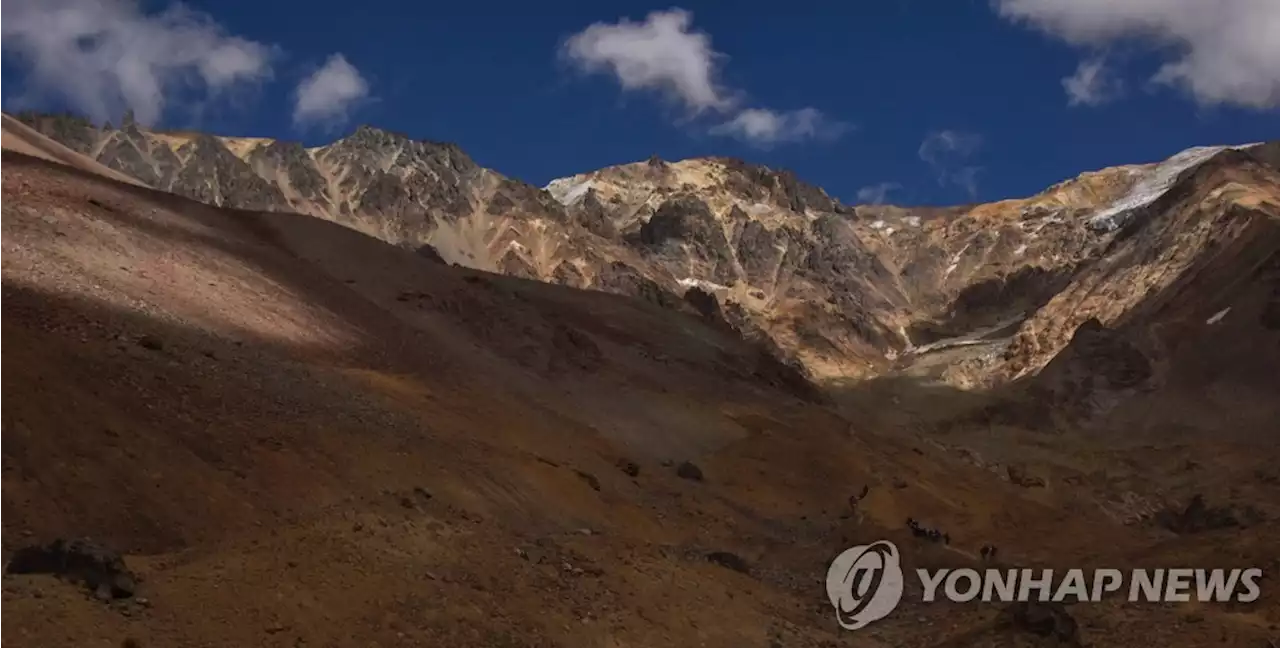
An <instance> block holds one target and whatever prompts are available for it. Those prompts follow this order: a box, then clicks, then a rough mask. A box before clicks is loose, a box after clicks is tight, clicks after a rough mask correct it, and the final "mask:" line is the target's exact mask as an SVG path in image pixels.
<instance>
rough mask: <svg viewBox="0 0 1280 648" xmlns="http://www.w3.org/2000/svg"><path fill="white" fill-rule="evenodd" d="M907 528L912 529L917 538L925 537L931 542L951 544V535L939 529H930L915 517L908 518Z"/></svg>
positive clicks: (912, 533)
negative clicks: (921, 524)
mask: <svg viewBox="0 0 1280 648" xmlns="http://www.w3.org/2000/svg"><path fill="white" fill-rule="evenodd" d="M907 528H908V529H911V535H913V536H915V537H917V538H924V539H926V540H928V541H929V542H939V541H941V542H942V544H946V545H949V544H951V536H950V535H948V534H946V533H943V532H942V531H939V530H937V529H928V528H925V527H923V526H920V522H918V521H917V520H916V519H915V518H907Z"/></svg>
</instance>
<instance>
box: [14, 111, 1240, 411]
mask: <svg viewBox="0 0 1280 648" xmlns="http://www.w3.org/2000/svg"><path fill="white" fill-rule="evenodd" d="M19 118H20V119H22V120H23V121H24V122H25V123H27V124H28V125H30V126H31V127H33V128H35V129H37V130H39V131H41V132H42V133H44V134H46V135H47V136H49V137H51V138H53V139H55V140H57V141H59V142H62V143H63V144H65V145H67V146H68V147H70V148H72V149H73V150H75V151H77V152H79V153H82V154H84V155H86V156H89V157H91V158H93V159H95V160H97V161H98V162H99V163H101V164H103V165H105V166H107V167H109V168H112V169H117V170H120V171H123V172H125V173H128V174H129V175H131V176H133V177H136V178H138V179H140V180H142V181H143V182H145V183H147V184H148V185H150V186H152V187H155V188H158V189H162V190H165V191H171V192H173V193H177V194H180V195H184V196H187V197H191V198H194V199H197V200H200V201H203V202H207V203H210V204H214V205H225V206H232V207H238V208H243V209H252V210H263V211H295V212H299V213H305V214H310V215H313V216H318V217H321V218H324V219H327V220H331V221H334V222H338V223H341V224H344V225H346V226H349V227H352V228H354V229H357V230H359V231H362V232H365V233H367V234H370V235H373V236H375V237H377V238H380V239H382V240H384V241H387V242H390V243H393V244H396V245H400V246H404V247H410V248H413V249H418V250H421V251H422V252H423V253H424V254H428V255H429V256H432V257H438V258H439V259H441V260H444V261H446V262H449V263H453V264H457V265H463V266H468V267H472V268H477V269H482V270H488V271H494V272H500V273H503V274H507V275H512V276H516V277H522V278H529V279H537V280H541V281H548V282H553V283H559V284H564V285H568V286H573V287H578V288H588V289H597V290H604V291H609V292H616V293H621V294H627V295H631V296H635V297H640V298H643V299H647V300H650V301H654V302H657V303H660V304H663V305H666V306H670V307H676V308H694V309H695V310H698V311H699V312H702V313H703V314H704V315H705V316H707V317H709V318H712V319H713V320H715V321H717V322H720V323H722V324H724V325H726V326H729V327H731V328H733V329H735V330H737V331H738V332H739V333H741V334H743V335H745V336H747V337H749V338H753V339H757V340H760V341H762V342H764V343H766V344H767V345H768V346H770V347H771V348H772V349H774V351H775V353H777V354H778V355H779V356H780V357H782V358H783V359H784V360H786V361H788V362H789V363H791V364H792V365H793V366H795V367H797V368H802V369H803V370H804V371H805V372H806V373H807V374H808V375H809V376H810V377H816V378H821V379H840V378H865V377H868V376H873V375H880V374H884V373H886V372H892V371H895V370H901V369H903V368H904V367H911V366H916V365H919V366H925V367H929V366H931V362H933V361H932V360H931V359H930V358H929V356H930V355H931V354H934V353H935V352H937V351H941V350H945V349H950V348H955V347H958V346H967V345H970V344H973V345H974V347H975V348H974V349H973V350H972V351H973V353H970V354H969V355H968V356H964V357H962V358H959V359H957V358H953V357H951V356H947V357H946V359H945V361H941V360H939V361H938V362H937V364H938V365H939V366H940V367H947V368H950V367H952V366H953V365H956V364H960V365H961V366H962V368H961V369H960V370H952V371H943V370H937V371H934V370H933V369H927V370H926V371H932V372H933V373H935V374H938V375H936V376H934V377H935V378H939V379H944V380H948V381H950V382H953V383H957V384H960V385H962V386H969V385H973V384H978V383H982V384H987V383H991V382H993V381H1001V380H1004V379H1006V378H1008V377H1009V376H1018V375H1022V374H1024V373H1025V372H1024V371H1022V369H1021V367H1020V365H1019V364H1018V363H1019V362H1021V361H1020V360H1017V356H1018V354H1020V353H1021V352H1020V351H1017V350H1016V349H1014V350H1013V351H1009V350H1008V345H1007V342H1008V341H1009V338H1010V337H1011V335H1012V334H1013V332H1015V331H1019V330H1023V329H1026V327H1027V326H1039V325H1038V324H1036V323H1035V322H1038V321H1040V320H1035V321H1033V322H1032V323H1031V324H1026V323H1025V322H1026V321H1028V318H1032V315H1033V314H1034V313H1036V312H1038V311H1039V310H1040V309H1041V308H1042V307H1044V306H1046V305H1047V304H1049V303H1050V301H1051V300H1053V299H1054V298H1055V296H1057V295H1058V294H1059V293H1060V292H1061V291H1063V290H1065V289H1066V288H1067V287H1068V286H1069V285H1070V284H1071V282H1072V281H1073V280H1074V278H1075V277H1076V276H1077V275H1078V274H1079V273H1081V272H1083V271H1084V270H1085V269H1086V268H1088V267H1090V266H1091V265H1092V264H1094V263H1095V262H1096V261H1097V260H1098V259H1100V258H1102V257H1103V256H1105V255H1106V254H1108V251H1109V250H1113V244H1114V242H1115V241H1116V240H1117V239H1120V238H1123V237H1124V236H1125V235H1126V232H1128V231H1130V230H1129V229H1126V225H1127V224H1128V223H1130V222H1131V220H1132V219H1133V218H1134V217H1135V215H1139V214H1145V213H1147V212H1149V211H1151V209H1150V203H1151V202H1152V201H1154V200H1155V199H1156V198H1158V197H1159V196H1161V195H1164V193H1165V192H1168V191H1171V190H1172V189H1173V188H1174V187H1176V186H1177V185H1178V184H1179V182H1181V179H1182V178H1184V177H1185V176H1186V175H1187V174H1188V173H1190V172H1193V171H1194V169H1196V168H1198V167H1199V166H1200V165H1202V164H1204V163H1205V162H1206V161H1207V160H1210V159H1213V158H1214V157H1215V156H1217V155H1220V154H1221V153H1222V152H1223V151H1224V150H1226V149H1225V148H1223V147H1207V148H1200V149H1191V150H1189V151H1186V152H1183V153H1181V154H1179V155H1177V156H1174V157H1173V158H1171V159H1169V160H1167V161H1164V162H1161V163H1157V164H1145V165H1130V166H1122V167H1114V168H1109V169H1104V170H1101V171H1097V172H1089V173H1084V174H1082V175H1080V176H1079V177H1077V178H1074V179H1071V180H1068V181H1065V182H1063V183H1060V184H1058V185H1055V186H1053V187H1050V188H1049V189H1047V190H1046V191H1044V192H1042V193H1040V194H1038V195H1036V196H1032V197H1030V198H1026V199H1019V200H1006V201H1001V202H997V203H991V204H984V205H971V206H961V207H953V208H902V207H895V206H887V205H861V206H856V207H855V206H848V205H844V204H842V203H840V202H839V201H838V200H835V199H833V198H832V197H830V196H828V195H827V194H826V193H825V192H824V191H823V190H822V189H820V188H818V187H815V186H812V185H809V184H806V183H804V182H802V181H801V180H799V179H798V178H796V177H795V175H794V174H792V173H790V172H787V171H781V170H774V169H769V168H767V167H763V166H759V165H752V164H748V163H745V162H742V161H740V160H735V159H728V158H700V159H693V160H684V161H679V162H668V161H663V160H660V159H657V158H656V157H655V158H651V159H649V160H647V161H643V162H637V163H633V164H624V165H620V166H615V167H609V168H606V169H601V170H598V171H594V172H590V173H586V174H581V175H577V176H572V177H568V178H562V179H559V180H555V181H553V182H551V183H550V184H549V185H548V186H547V187H546V188H545V189H538V188H535V187H532V186H530V185H527V184H525V183H522V182H519V181H517V180H513V179H510V178H506V177H504V176H502V175H500V174H498V173H496V172H493V171H491V170H489V169H485V168H483V167H481V166H479V165H477V164H476V163H475V162H474V161H472V160H471V159H470V158H469V157H468V156H467V155H466V154H465V153H464V152H462V151H461V150H460V149H459V148H458V147H456V146H454V145H451V144H442V143H436V142H422V141H414V140H411V139H409V138H407V137H405V136H403V135H399V134H395V133H390V132H387V131H382V130H379V129H376V128H371V127H368V126H361V127H359V128H357V129H356V130H355V131H354V132H353V133H352V134H351V135H349V136H347V137H345V138H343V139H341V140H338V141H336V142H334V143H332V144H329V145H326V146H320V147H315V148H303V147H302V146H301V145H299V144H296V143H290V142H282V141H276V140H270V139H260V138H235V137H214V136H209V135H202V134H192V133H166V132H151V131H146V130H144V129H141V128H139V127H138V126H137V124H134V123H132V122H131V121H128V120H126V122H125V123H123V124H121V126H120V128H114V127H111V126H110V125H107V126H104V127H101V128H99V127H96V126H94V125H93V124H91V123H89V122H87V121H84V120H81V119H78V118H74V117H69V116H62V115H39V114H23V115H19ZM681 296H684V297H685V298H686V299H683V300H682V299H681ZM1044 317H1047V318H1050V319H1052V318H1053V315H1052V314H1049V313H1046V315H1045V316H1044ZM1033 319H1034V318H1033ZM1041 319H1043V318H1041ZM1021 335H1022V336H1023V337H1026V335H1029V333H1026V332H1025V331H1024V332H1023V333H1022V334H1021ZM991 338H996V339H998V340H999V343H998V344H994V345H993V344H977V343H979V342H983V343H985V342H989V341H990V339H991ZM1019 348H1020V347H1019ZM974 354H978V355H980V356H981V357H977V358H972V357H969V356H973V355H974ZM1006 356H1009V358H1007V359H1006ZM1006 363H1007V365H1008V366H1005V365H1006ZM1042 365H1043V362H1041V363H1039V364H1038V365H1036V366H1037V367H1038V366H1042Z"/></svg>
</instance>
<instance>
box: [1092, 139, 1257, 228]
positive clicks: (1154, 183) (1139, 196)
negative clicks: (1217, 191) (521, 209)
mask: <svg viewBox="0 0 1280 648" xmlns="http://www.w3.org/2000/svg"><path fill="white" fill-rule="evenodd" d="M1253 146H1257V144H1245V145H1243V146H1197V147H1195V148H1189V149H1187V150H1185V151H1182V152H1181V153H1178V154H1177V155H1174V156H1173V157H1171V158H1169V159H1167V160H1165V161H1164V162H1161V163H1159V164H1157V165H1156V167H1155V168H1154V169H1152V170H1149V171H1146V172H1145V173H1144V174H1143V176H1142V177H1141V178H1139V179H1138V181H1137V182H1136V183H1134V185H1133V188H1132V189H1130V190H1129V192H1128V193H1127V194H1125V196H1124V197H1123V198H1121V199H1120V200H1117V201H1116V202H1114V203H1112V204H1111V205H1110V206H1108V207H1107V208H1105V209H1103V210H1101V211H1099V212H1097V213H1096V214H1094V215H1093V216H1091V217H1089V220H1088V226H1089V229H1092V230H1094V231H1097V232H1114V231H1116V230H1118V229H1120V228H1121V227H1124V226H1125V224H1127V223H1128V222H1129V221H1131V220H1132V219H1133V217H1134V215H1135V212H1137V211H1138V210H1140V209H1142V208H1143V207H1146V206H1147V205H1150V204H1151V203H1153V202H1155V201H1157V200H1159V199H1160V197H1161V196H1163V195H1164V194H1165V193H1166V192H1167V191H1169V189H1170V188H1171V187H1172V186H1173V184H1174V183H1175V182H1177V180H1178V176H1181V175H1182V173H1183V172H1184V171H1186V170H1187V169H1190V168H1192V167H1196V166H1199V165H1200V164H1203V163H1204V162H1205V161H1207V160H1208V159H1209V158H1211V157H1213V156H1214V155H1217V154H1218V153H1221V152H1222V151H1225V150H1227V149H1236V150H1239V149H1246V148H1250V147H1253Z"/></svg>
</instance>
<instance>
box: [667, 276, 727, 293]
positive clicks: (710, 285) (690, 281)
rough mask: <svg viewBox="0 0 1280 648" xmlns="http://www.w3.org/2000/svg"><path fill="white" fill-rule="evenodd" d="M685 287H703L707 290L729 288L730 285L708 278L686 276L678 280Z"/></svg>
mask: <svg viewBox="0 0 1280 648" xmlns="http://www.w3.org/2000/svg"><path fill="white" fill-rule="evenodd" d="M678 283H679V284H680V285H681V286H683V287H685V288H701V289H703V290H706V291H715V290H729V287H728V286H726V285H723V284H718V283H715V282H714V281H707V280H706V279H695V278H693V277H685V278H684V279H681V280H679V282H678Z"/></svg>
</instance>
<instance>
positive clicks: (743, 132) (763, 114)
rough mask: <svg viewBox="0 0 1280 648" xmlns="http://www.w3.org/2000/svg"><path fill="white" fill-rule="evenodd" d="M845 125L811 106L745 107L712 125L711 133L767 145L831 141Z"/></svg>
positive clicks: (847, 127) (846, 128)
mask: <svg viewBox="0 0 1280 648" xmlns="http://www.w3.org/2000/svg"><path fill="white" fill-rule="evenodd" d="M848 129H849V126H848V125H847V124H844V123H841V122H837V121H832V120H830V119H827V117H826V116H824V115H823V114H822V113H821V112H820V111H818V110H816V109H814V108H801V109H799V110H791V111H787V112H778V111H775V110H769V109H766V108H748V109H746V110H743V111H742V112H739V113H738V114H737V115H736V116H735V117H734V118H733V119H730V120H729V121H727V122H724V123H722V124H719V125H717V126H713V127H712V128H711V134H712V135H728V136H731V137H736V138H738V139H740V140H742V141H745V142H748V143H751V144H753V145H755V146H759V147H764V148H768V147H771V146H773V145H775V144H779V143H785V142H799V141H803V140H834V139H837V138H839V137H840V136H841V135H843V134H844V133H845V132H846V131H847V130H848Z"/></svg>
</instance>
